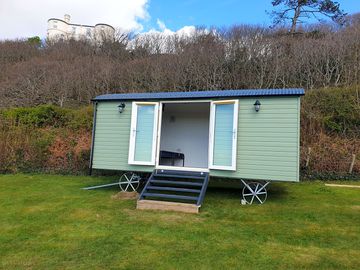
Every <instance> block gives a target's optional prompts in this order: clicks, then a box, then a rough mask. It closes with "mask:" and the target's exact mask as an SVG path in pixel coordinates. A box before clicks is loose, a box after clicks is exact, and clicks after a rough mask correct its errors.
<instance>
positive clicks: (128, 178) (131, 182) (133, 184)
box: [119, 172, 141, 192]
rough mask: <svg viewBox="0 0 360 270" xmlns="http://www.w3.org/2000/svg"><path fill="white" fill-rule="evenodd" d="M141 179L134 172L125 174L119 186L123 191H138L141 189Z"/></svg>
mask: <svg viewBox="0 0 360 270" xmlns="http://www.w3.org/2000/svg"><path fill="white" fill-rule="evenodd" d="M140 180H141V177H140V176H139V175H137V174H136V173H133V172H126V173H124V174H123V175H122V176H121V177H120V179H119V186H120V189H121V190H122V191H127V192H131V191H136V190H137V189H138V187H139V184H140Z"/></svg>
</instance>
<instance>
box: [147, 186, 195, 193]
mask: <svg viewBox="0 0 360 270" xmlns="http://www.w3.org/2000/svg"><path fill="white" fill-rule="evenodd" d="M147 189H151V190H163V191H177V192H190V193H200V191H201V189H191V188H175V187H161V186H148V187H147Z"/></svg>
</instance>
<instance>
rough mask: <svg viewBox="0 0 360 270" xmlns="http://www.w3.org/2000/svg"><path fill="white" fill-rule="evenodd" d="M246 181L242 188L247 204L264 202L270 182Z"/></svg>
mask: <svg viewBox="0 0 360 270" xmlns="http://www.w3.org/2000/svg"><path fill="white" fill-rule="evenodd" d="M243 183H244V188H243V190H242V196H243V200H245V201H246V203H247V204H253V203H254V204H255V203H258V204H263V203H264V202H265V201H266V198H267V190H266V186H267V185H268V184H269V182H265V183H261V182H249V183H246V182H245V181H243Z"/></svg>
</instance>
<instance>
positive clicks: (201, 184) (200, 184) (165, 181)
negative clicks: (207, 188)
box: [149, 179, 203, 187]
mask: <svg viewBox="0 0 360 270" xmlns="http://www.w3.org/2000/svg"><path fill="white" fill-rule="evenodd" d="M149 182H150V183H154V184H170V185H179V186H194V187H202V186H203V183H194V182H183V181H171V180H157V179H150V180H149Z"/></svg>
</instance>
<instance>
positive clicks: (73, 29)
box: [72, 26, 76, 34]
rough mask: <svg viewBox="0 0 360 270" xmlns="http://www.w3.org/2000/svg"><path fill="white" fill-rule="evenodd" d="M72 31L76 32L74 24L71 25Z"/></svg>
mask: <svg viewBox="0 0 360 270" xmlns="http://www.w3.org/2000/svg"><path fill="white" fill-rule="evenodd" d="M72 32H73V34H75V32H76V27H75V26H73V27H72Z"/></svg>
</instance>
